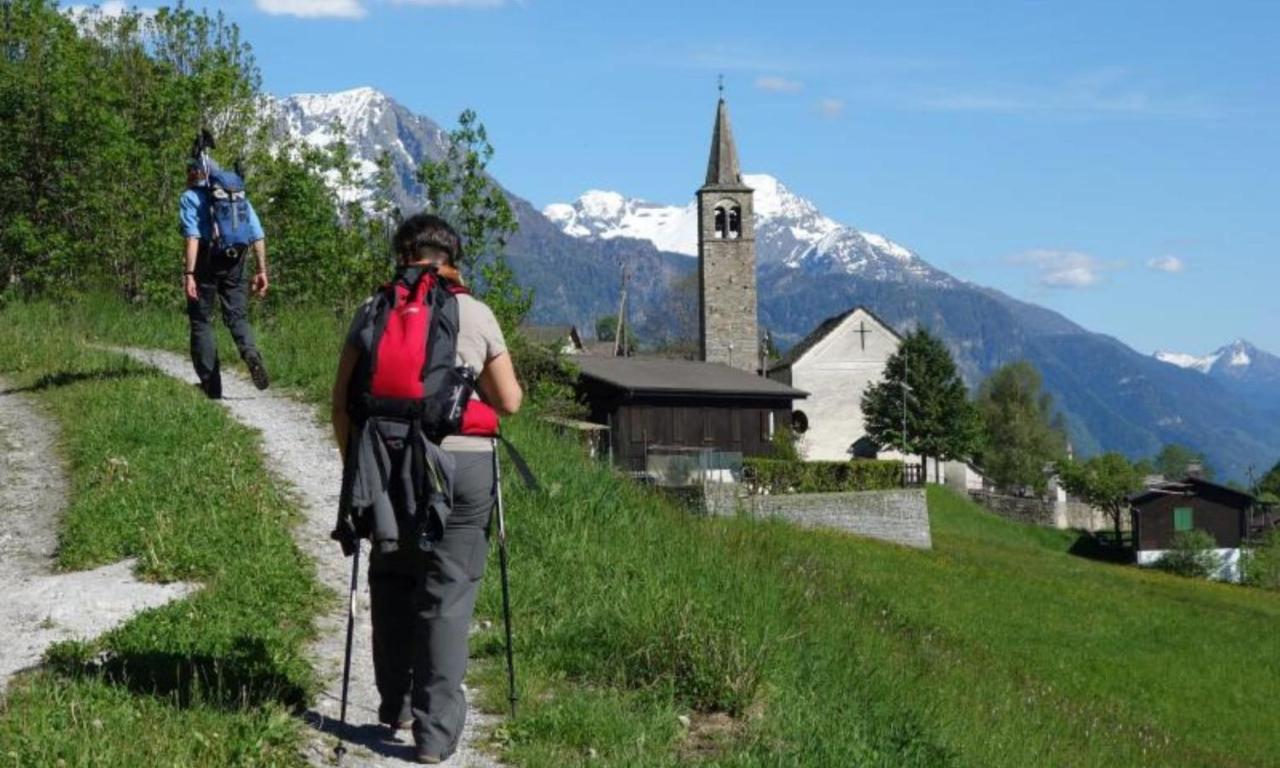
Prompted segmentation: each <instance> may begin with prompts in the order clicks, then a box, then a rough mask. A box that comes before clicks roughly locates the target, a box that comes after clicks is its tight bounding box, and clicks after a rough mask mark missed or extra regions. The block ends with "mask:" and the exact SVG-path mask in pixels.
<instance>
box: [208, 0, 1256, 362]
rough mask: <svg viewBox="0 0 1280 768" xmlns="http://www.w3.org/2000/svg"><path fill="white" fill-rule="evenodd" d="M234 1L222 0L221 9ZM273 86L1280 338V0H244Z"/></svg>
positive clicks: (1167, 334)
mask: <svg viewBox="0 0 1280 768" xmlns="http://www.w3.org/2000/svg"><path fill="white" fill-rule="evenodd" d="M211 5H212V4H211ZM218 5H219V7H221V8H223V9H224V10H225V11H226V12H227V13H228V15H229V16H231V17H232V18H233V19H234V20H235V21H236V22H238V23H239V24H240V26H241V27H242V29H243V31H244V33H245V36H246V37H247V38H248V40H249V41H250V42H251V43H252V45H253V46H254V49H255V52H256V55H257V57H258V61H259V64H260V66H261V68H262V72H263V76H264V81H265V85H266V87H267V89H268V90H270V91H272V92H274V93H278V94H288V93H293V92H298V91H333V90H341V89H344V88H349V87H353V86H358V85H372V86H375V87H377V88H380V89H382V90H384V91H386V92H388V93H389V94H391V95H392V96H393V97H395V98H396V99H397V100H399V101H401V102H402V103H404V104H406V105H407V106H409V107H410V108H411V109H413V110H415V111H418V112H422V113H424V114H427V115H430V116H431V117H433V118H435V119H436V120H438V121H439V122H441V123H442V124H445V125H449V124H451V123H452V122H453V119H454V118H455V117H456V115H457V114H458V112H460V111H461V110H462V109H463V108H465V107H468V106H470V107H473V108H475V109H476V110H477V111H478V112H479V114H480V116H481V118H482V119H483V121H484V122H485V123H486V125H487V126H488V128H489V131H490V135H491V138H492V139H493V142H494V144H495V145H496V147H497V150H498V155H497V157H496V159H495V162H494V165H493V170H494V171H495V173H496V174H497V176H498V177H499V178H500V179H502V181H503V183H504V184H506V185H507V186H508V187H509V188H511V189H512V190H513V191H515V192H517V193H518V194H520V195H522V196H524V197H527V198H528V199H530V200H532V201H533V202H534V203H535V204H537V205H540V206H541V205H544V204H546V203H549V202H557V201H568V200H572V199H573V198H575V197H577V195H578V194H580V193H581V192H582V191H584V190H585V189H588V188H603V189H614V190H617V191H620V192H623V193H625V194H627V195H631V196H638V197H644V198H648V199H652V200H656V201H662V202H669V203H683V202H685V201H686V200H688V199H689V198H690V196H691V195H692V193H693V190H694V189H695V188H696V187H697V186H698V184H699V183H700V181H701V175H702V172H703V170H704V168H705V163H706V153H707V146H708V142H709V133H710V128H711V122H712V118H713V112H714V104H715V96H716V92H715V80H716V76H717V74H720V73H723V74H724V76H725V79H726V88H727V96H728V99H729V103H730V109H731V112H732V115H733V120H734V127H735V132H736V136H737V139H738V144H739V150H740V153H741V155H742V162H743V166H744V170H747V171H748V172H767V173H771V174H773V175H775V176H777V177H779V178H780V179H782V181H783V182H784V183H786V184H787V185H788V186H789V187H791V188H792V189H793V190H794V191H795V192H797V193H799V194H801V195H802V196H805V197H807V198H809V199H811V200H813V201H814V202H815V203H817V204H818V206H819V207H820V208H821V209H822V210H823V211H824V212H825V213H827V214H828V215H830V216H832V217H833V218H835V219H837V220H839V221H842V222H844V223H847V224H852V225H854V226H857V227H859V228H863V229H868V230H871V231H875V232H880V233H882V234H885V235H887V236H889V237H891V238H893V239H895V240H897V241H898V242H901V243H902V244H904V245H906V246H908V247H910V248H912V249H914V250H916V251H917V252H918V253H920V254H921V256H923V257H924V258H925V259H927V260H929V261H930V262H932V263H933V264H935V265H937V266H938V267H941V268H942V269H945V270H947V271H949V272H951V273H953V274H955V275H956V276H958V277H961V278H963V279H967V280H971V281H974V282H978V283H982V284H985V285H990V286H994V287H996V288H1000V289H1002V290H1004V291H1006V292H1008V293H1010V294H1012V295H1014V296H1017V297H1019V298H1023V299H1027V300H1030V301H1034V302H1036V303H1040V304H1044V305H1046V306H1049V307H1052V308H1054V309H1057V310H1059V311H1061V312H1063V313H1064V314H1066V315H1067V316H1068V317H1070V318H1072V319H1073V320H1075V321H1077V322H1079V323H1081V324H1082V325H1084V326H1086V327H1088V328H1090V329H1093V330H1097V331H1101V332H1104V333H1109V334H1112V335H1114V336H1117V337H1119V338H1120V339H1122V340H1123V341H1125V342H1127V343H1129V344H1131V345H1133V346H1135V347H1136V348H1138V349H1140V350H1142V351H1147V352H1149V351H1151V350H1153V349H1156V348H1167V349H1175V350H1178V351H1188V352H1195V353H1205V352H1208V351H1210V350H1212V349H1214V348H1216V347H1217V346H1219V345H1221V344H1225V343H1227V342H1228V341H1230V340H1232V339H1234V338H1236V337H1244V338H1247V339H1249V340H1251V341H1254V342H1255V343H1257V344H1259V345H1260V346H1262V347H1264V348H1268V349H1270V350H1272V351H1275V352H1277V353H1280V246H1278V245H1277V244H1278V243H1280V216H1278V215H1277V210H1276V208H1277V203H1280V173H1278V171H1280V141H1278V140H1277V139H1278V138H1280V99H1278V97H1280V53H1277V46H1275V45H1274V35H1273V34H1271V33H1270V32H1268V30H1275V29H1277V28H1280V3H1274V2H1248V1H1245V0H1240V1H1232V0H1222V1H1221V2H1216V3H1209V2H1178V1H1176V0H1174V1H1171V0H1165V1H1163V2H1148V1H1147V0H1126V1H1125V2H1115V0H1109V1H1108V2H1096V1H1095V0H1061V1H1059V2H993V1H984V2H978V3H956V2H943V1H942V0H938V1H937V2H910V1H908V0H897V1H895V2H878V1H872V2H866V1H864V2H857V3H850V2H801V1H799V0H796V1H795V2H790V3H785V4H784V3H763V2H760V3H750V2H738V3H731V2H717V1H715V0H704V1H703V2H697V3H692V2H668V1H667V0H647V1H645V2H628V3H621V2H567V1H561V2H557V1H555V0H524V2H515V1H514V0H506V1H505V2H504V1H503V0H425V1H424V0H418V1H416V2H414V1H411V0H398V1H397V0H239V1H238V2H229V3H222V4H218Z"/></svg>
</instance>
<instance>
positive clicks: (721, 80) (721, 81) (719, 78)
mask: <svg viewBox="0 0 1280 768" xmlns="http://www.w3.org/2000/svg"><path fill="white" fill-rule="evenodd" d="M716 89H717V90H719V91H720V98H722V99H723V98H724V75H717V77H716Z"/></svg>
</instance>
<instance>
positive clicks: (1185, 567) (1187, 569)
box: [1153, 531, 1222, 579]
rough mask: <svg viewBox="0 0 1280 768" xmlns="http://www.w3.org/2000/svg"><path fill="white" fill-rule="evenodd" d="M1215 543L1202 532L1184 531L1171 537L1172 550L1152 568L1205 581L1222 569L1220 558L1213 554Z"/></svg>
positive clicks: (1208, 535)
mask: <svg viewBox="0 0 1280 768" xmlns="http://www.w3.org/2000/svg"><path fill="white" fill-rule="evenodd" d="M1216 548H1217V542H1215V541H1214V539H1213V536H1211V535H1210V534H1208V533H1206V532H1204V531H1185V532H1183V533H1179V534H1178V535H1176V536H1174V537H1173V549H1172V550H1170V552H1169V553H1168V554H1166V555H1165V556H1163V557H1161V558H1160V559H1159V560H1158V561H1156V563H1155V565H1154V566H1153V567H1155V568H1158V569H1160V570H1162V571H1167V572H1169V573H1175V574H1177V575H1179V576H1188V577H1191V578H1197V579H1207V578H1209V577H1210V576H1213V575H1215V574H1217V573H1218V571H1219V570H1220V569H1221V568H1222V558H1221V557H1218V553H1216V552H1214V549H1216Z"/></svg>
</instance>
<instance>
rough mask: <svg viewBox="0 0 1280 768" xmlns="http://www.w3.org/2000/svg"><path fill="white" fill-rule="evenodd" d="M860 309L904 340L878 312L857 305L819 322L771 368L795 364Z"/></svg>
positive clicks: (895, 336) (896, 336)
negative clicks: (877, 315)
mask: <svg viewBox="0 0 1280 768" xmlns="http://www.w3.org/2000/svg"><path fill="white" fill-rule="evenodd" d="M858 310H862V311H863V312H864V313H865V314H866V315H867V316H868V317H870V318H871V319H872V320H875V321H876V322H877V323H879V324H880V325H882V326H884V328H885V330H887V331H888V332H889V333H890V334H891V335H892V336H893V338H895V339H897V340H898V341H902V337H901V336H899V335H898V333H897V331H895V330H893V326H892V325H889V324H888V323H886V322H885V321H883V320H881V319H880V318H878V317H876V313H874V312H872V311H871V310H869V309H867V308H866V307H863V306H857V307H854V308H852V309H848V310H845V311H844V312H841V313H840V314H838V315H832V316H831V317H828V318H827V319H826V320H823V321H822V322H821V323H818V327H817V328H814V329H813V330H812V331H810V332H809V335H808V336H805V337H804V338H803V339H801V340H800V343H798V344H796V345H795V346H794V347H792V348H791V349H788V350H787V354H785V355H783V356H782V359H781V360H779V361H778V362H776V363H774V364H773V365H771V366H769V370H770V371H776V370H779V369H781V368H787V367H788V366H791V365H794V364H795V362H796V361H797V360H799V359H800V358H802V357H804V356H805V353H807V352H808V351H809V350H811V349H813V348H814V346H816V345H817V343H818V342H820V341H822V340H823V339H825V338H827V335H828V334H830V333H831V332H832V331H834V330H835V329H836V328H837V327H839V325H840V324H841V323H843V322H844V321H845V320H846V319H848V317H849V316H850V315H852V314H853V313H854V312H857V311H858Z"/></svg>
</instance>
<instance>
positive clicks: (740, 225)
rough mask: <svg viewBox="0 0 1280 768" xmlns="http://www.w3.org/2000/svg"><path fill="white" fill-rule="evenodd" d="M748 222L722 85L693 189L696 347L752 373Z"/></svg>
mask: <svg viewBox="0 0 1280 768" xmlns="http://www.w3.org/2000/svg"><path fill="white" fill-rule="evenodd" d="M752 222H753V217H752V190H751V188H750V187H748V186H747V185H745V184H743V183H742V173H741V172H740V171H739V169H738V150H737V148H736V147H735V146H734V143H733V131H732V129H730V127H729V108H728V107H727V106H725V103H724V92H723V89H722V90H721V94H720V102H719V104H718V105H717V106H716V126H715V129H714V131H713V132H712V134H711V157H710V158H709V159H708V160H707V180H706V183H705V184H703V185H702V187H701V188H700V189H699V190H698V305H699V315H700V349H701V352H702V359H703V360H705V361H707V362H708V363H724V364H726V365H730V366H733V367H734V368H741V369H743V370H746V371H751V372H752V373H755V372H756V371H757V370H758V369H759V367H760V332H759V328H758V327H757V324H756V234H755V226H754V224H753V223H752Z"/></svg>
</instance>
